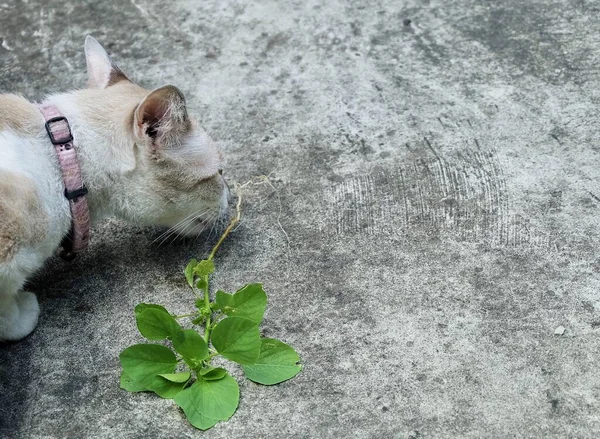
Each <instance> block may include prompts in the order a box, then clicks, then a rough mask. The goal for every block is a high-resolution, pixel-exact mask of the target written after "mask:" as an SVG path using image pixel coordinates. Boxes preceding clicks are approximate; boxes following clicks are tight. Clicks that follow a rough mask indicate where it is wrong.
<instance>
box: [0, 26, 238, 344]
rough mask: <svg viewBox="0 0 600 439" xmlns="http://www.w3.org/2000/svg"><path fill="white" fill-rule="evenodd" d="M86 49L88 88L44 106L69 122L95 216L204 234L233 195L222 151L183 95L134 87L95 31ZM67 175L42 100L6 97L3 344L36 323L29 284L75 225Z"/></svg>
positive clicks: (1, 149)
mask: <svg viewBox="0 0 600 439" xmlns="http://www.w3.org/2000/svg"><path fill="white" fill-rule="evenodd" d="M85 55H86V61H87V69H88V76H89V87H88V88H86V89H83V90H77V91H73V92H70V93H64V94H57V95H52V96H49V97H48V98H47V99H46V100H45V101H44V103H45V104H46V103H47V104H50V105H53V106H54V107H55V108H56V109H58V111H60V113H61V114H62V115H63V116H64V117H66V119H67V120H68V123H69V125H70V129H71V132H72V136H73V138H74V145H75V151H77V156H78V162H79V167H80V169H81V171H80V173H81V176H82V180H83V183H84V184H85V187H86V188H87V191H88V192H87V196H85V197H81V199H85V200H86V201H87V205H88V207H89V216H90V217H91V219H92V221H97V220H98V219H101V218H103V217H106V216H117V217H119V218H123V219H125V220H128V221H132V222H134V223H136V224H147V225H159V226H166V227H174V228H176V229H177V232H178V233H181V234H183V235H195V234H197V233H199V232H201V231H202V230H203V229H204V228H205V227H206V226H207V225H208V224H212V223H213V222H214V221H215V220H216V219H217V217H218V216H219V215H221V214H222V213H223V212H224V211H225V210H226V208H227V203H228V196H229V191H228V189H227V185H226V184H225V181H224V180H223V177H222V176H221V173H222V171H221V166H222V164H221V162H222V156H221V153H220V152H219V150H218V149H217V148H216V146H215V145H214V144H213V142H212V141H211V139H210V138H209V137H208V136H207V135H206V133H205V132H204V131H203V130H202V129H201V128H200V127H199V126H197V124H196V122H195V121H194V120H193V119H191V118H190V117H189V116H188V114H187V110H186V105H185V99H184V97H183V95H182V94H181V92H180V91H179V90H178V89H177V88H175V87H173V86H169V85H168V86H165V87H160V88H158V89H156V90H154V91H151V92H150V91H148V90H144V89H143V88H141V87H139V86H138V85H136V84H134V83H133V82H131V81H130V80H129V79H128V78H127V76H125V74H124V73H123V72H122V71H121V70H120V69H119V68H118V67H117V66H116V65H115V64H114V63H113V62H112V61H111V59H110V58H109V56H108V55H107V54H106V52H105V50H104V49H103V48H102V46H100V44H99V43H98V42H97V41H96V40H95V39H93V38H92V37H89V36H88V37H87V39H86V41H85ZM46 119H47V118H46ZM61 123H62V122H61ZM54 140H55V141H56V140H57V139H54ZM59 140H60V139H59ZM64 172H65V168H64V167H62V168H61V165H60V164H59V160H58V156H57V151H56V149H55V146H54V145H53V144H52V142H51V139H50V136H49V133H48V132H47V131H46V128H45V118H44V116H43V115H42V113H41V111H40V109H39V108H38V106H37V105H36V104H32V103H30V102H28V101H27V100H26V99H24V98H22V97H20V96H16V95H10V94H9V95H1V94H0V340H19V339H21V338H23V337H25V336H26V335H28V334H29V333H30V332H31V331H33V329H34V328H35V326H36V324H37V320H38V315H39V307H38V303H37V299H36V297H35V295H34V294H32V293H29V292H26V291H23V290H22V289H23V286H24V284H25V282H26V280H27V278H28V277H30V276H31V275H32V274H33V273H34V272H35V271H36V270H38V269H39V268H40V267H41V266H42V264H43V263H44V261H45V260H46V259H47V258H49V257H50V256H51V255H52V254H53V253H54V252H55V251H56V249H57V248H58V247H59V246H60V245H61V241H63V238H65V236H67V235H69V233H70V232H71V233H72V230H73V228H74V226H73V224H74V219H73V218H72V210H71V209H72V207H71V205H70V202H69V200H68V199H67V198H66V196H65V194H66V193H65V182H64V181H63V173H64ZM65 178H66V177H65ZM65 181H66V180H65ZM79 195H82V194H79ZM79 199H80V198H77V200H79Z"/></svg>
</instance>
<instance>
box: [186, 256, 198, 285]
mask: <svg viewBox="0 0 600 439" xmlns="http://www.w3.org/2000/svg"><path fill="white" fill-rule="evenodd" d="M196 265H198V261H196V260H195V259H192V260H191V261H190V262H189V263H188V264H187V265H186V267H185V270H183V274H185V278H186V279H187V282H188V284H189V285H190V287H193V286H194V268H196Z"/></svg>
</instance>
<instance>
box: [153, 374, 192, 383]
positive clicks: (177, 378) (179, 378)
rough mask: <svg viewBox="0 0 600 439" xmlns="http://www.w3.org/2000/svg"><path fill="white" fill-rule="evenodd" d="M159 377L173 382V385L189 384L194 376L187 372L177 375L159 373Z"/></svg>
mask: <svg viewBox="0 0 600 439" xmlns="http://www.w3.org/2000/svg"><path fill="white" fill-rule="evenodd" d="M158 376H159V377H163V378H164V379H165V380H167V381H171V382H172V383H187V382H188V381H189V380H190V377H191V376H192V374H191V373H190V372H189V371H187V372H177V373H159V374H158Z"/></svg>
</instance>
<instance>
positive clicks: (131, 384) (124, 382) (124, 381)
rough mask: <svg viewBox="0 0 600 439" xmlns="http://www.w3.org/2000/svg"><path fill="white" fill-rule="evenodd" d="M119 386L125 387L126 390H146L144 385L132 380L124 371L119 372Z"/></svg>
mask: <svg viewBox="0 0 600 439" xmlns="http://www.w3.org/2000/svg"><path fill="white" fill-rule="evenodd" d="M120 386H121V389H125V390H127V391H128V392H145V391H146V390H148V389H147V388H146V387H145V386H142V385H141V384H140V383H138V382H136V381H134V380H133V379H132V378H131V377H130V376H129V375H127V373H126V372H125V371H123V372H121V379H120Z"/></svg>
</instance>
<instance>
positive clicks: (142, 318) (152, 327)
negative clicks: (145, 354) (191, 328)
mask: <svg viewBox="0 0 600 439" xmlns="http://www.w3.org/2000/svg"><path fill="white" fill-rule="evenodd" d="M135 320H136V323H137V327H138V329H139V330H140V333H141V334H142V335H143V336H144V337H146V338H147V339H148V340H164V339H165V338H171V337H172V336H173V335H174V334H177V333H178V332H181V326H179V323H177V321H176V320H175V319H174V318H173V317H171V315H170V314H169V313H167V312H165V311H162V310H160V309H156V308H147V309H144V310H143V311H142V312H140V313H139V314H137V315H136V316H135Z"/></svg>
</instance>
